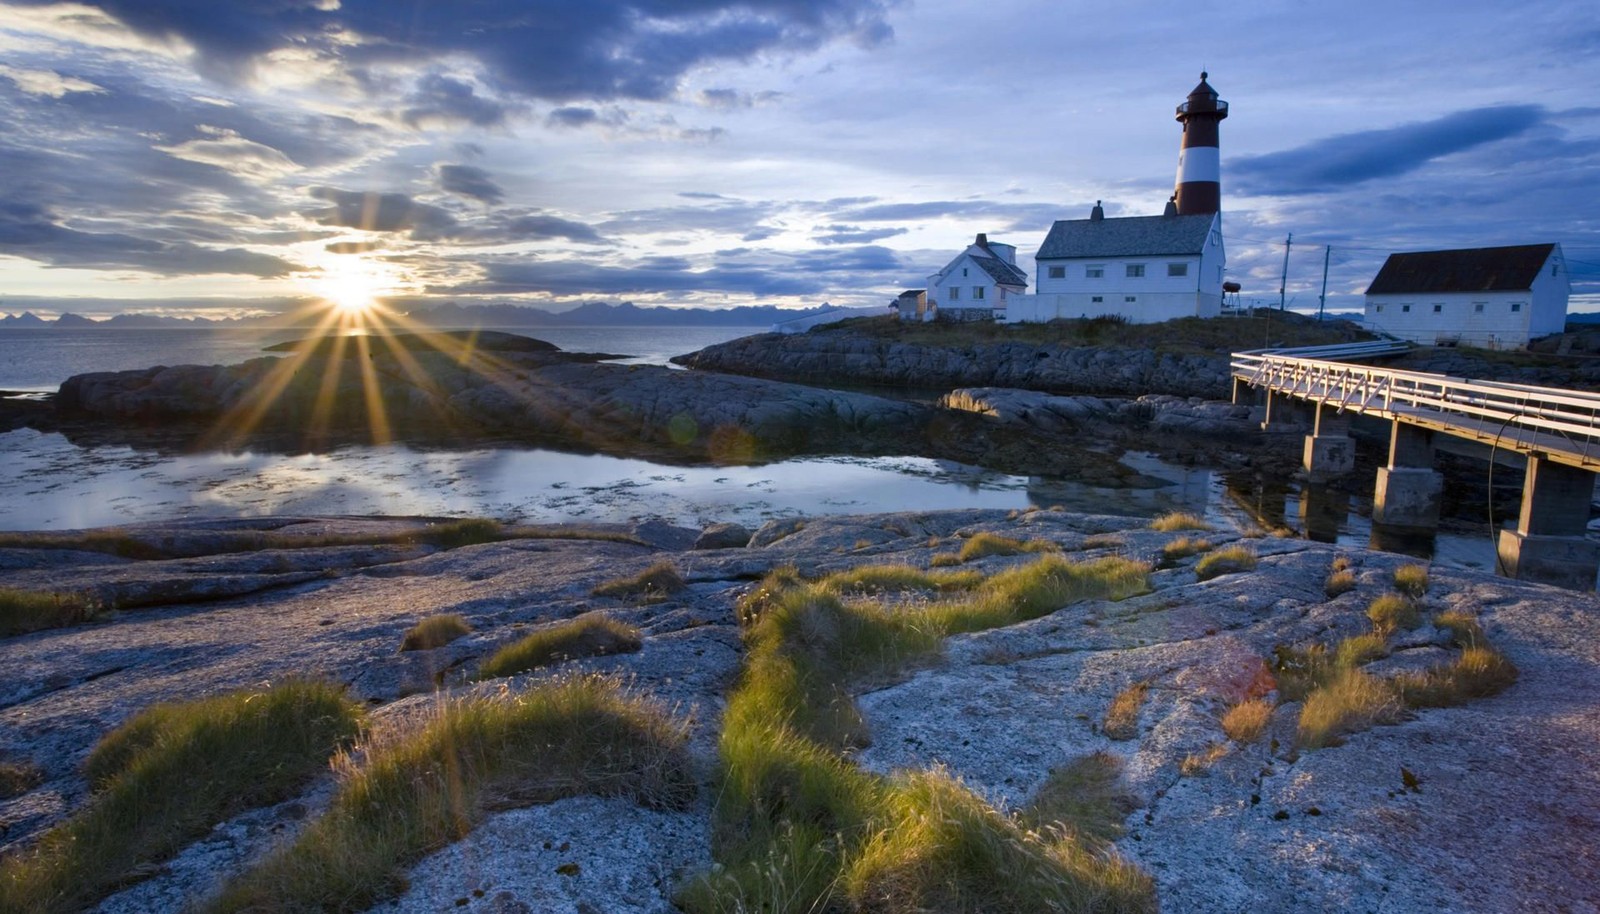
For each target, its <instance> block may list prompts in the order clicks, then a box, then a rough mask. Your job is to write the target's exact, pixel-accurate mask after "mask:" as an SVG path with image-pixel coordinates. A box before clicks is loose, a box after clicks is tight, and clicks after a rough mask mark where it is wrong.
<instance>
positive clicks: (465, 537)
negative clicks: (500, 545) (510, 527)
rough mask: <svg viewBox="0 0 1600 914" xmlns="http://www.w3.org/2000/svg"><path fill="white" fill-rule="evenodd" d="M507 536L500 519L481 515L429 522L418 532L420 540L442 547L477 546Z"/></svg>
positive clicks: (417, 537)
mask: <svg viewBox="0 0 1600 914" xmlns="http://www.w3.org/2000/svg"><path fill="white" fill-rule="evenodd" d="M506 538H507V534H506V532H505V528H503V527H502V526H500V522H499V521H495V520H489V519H487V518H481V517H472V518H467V519H465V520H452V521H444V522H442V523H437V524H429V525H428V526H426V527H424V528H423V529H422V531H421V532H420V533H417V534H416V539H417V541H418V542H422V543H426V544H428V545H430V546H438V547H439V548H441V549H456V548H459V547H461V546H477V545H480V544H482V543H494V542H499V541H500V540H503V539H506Z"/></svg>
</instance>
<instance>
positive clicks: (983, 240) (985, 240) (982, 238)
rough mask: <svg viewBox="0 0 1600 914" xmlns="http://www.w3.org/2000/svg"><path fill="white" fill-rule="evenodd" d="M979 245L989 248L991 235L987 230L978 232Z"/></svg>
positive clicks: (985, 248)
mask: <svg viewBox="0 0 1600 914" xmlns="http://www.w3.org/2000/svg"><path fill="white" fill-rule="evenodd" d="M978 247H980V248H983V249H984V250H985V251H987V250H989V235H988V234H987V233H985V232H979V233H978Z"/></svg>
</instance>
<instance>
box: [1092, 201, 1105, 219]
mask: <svg viewBox="0 0 1600 914" xmlns="http://www.w3.org/2000/svg"><path fill="white" fill-rule="evenodd" d="M1105 217H1106V211H1105V210H1103V209H1101V208H1100V201H1099V200H1096V201H1094V209H1092V210H1089V221H1090V222H1099V221H1100V220H1102V219H1104V218H1105Z"/></svg>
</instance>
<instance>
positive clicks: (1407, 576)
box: [1394, 565, 1428, 600]
mask: <svg viewBox="0 0 1600 914" xmlns="http://www.w3.org/2000/svg"><path fill="white" fill-rule="evenodd" d="M1394 589H1395V590H1398V591H1400V592H1401V593H1403V594H1405V595H1406V596H1408V597H1411V598H1412V599H1414V600H1420V599H1422V595H1423V594H1425V593H1427V592H1428V566H1427V565H1401V566H1400V567H1399V568H1396V569H1395V570H1394Z"/></svg>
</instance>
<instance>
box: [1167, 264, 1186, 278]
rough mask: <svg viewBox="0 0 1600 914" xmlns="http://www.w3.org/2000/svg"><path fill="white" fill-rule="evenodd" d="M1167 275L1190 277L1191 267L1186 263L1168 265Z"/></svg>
mask: <svg viewBox="0 0 1600 914" xmlns="http://www.w3.org/2000/svg"><path fill="white" fill-rule="evenodd" d="M1167 275H1168V276H1188V275H1189V265H1188V264H1186V263H1169V264H1167Z"/></svg>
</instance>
